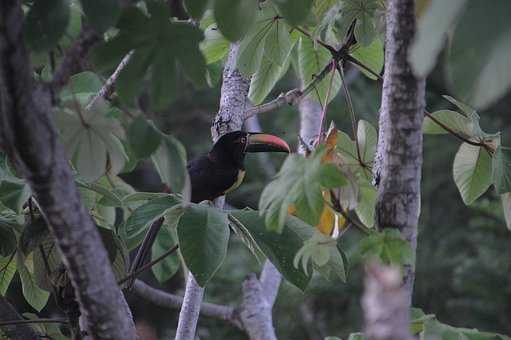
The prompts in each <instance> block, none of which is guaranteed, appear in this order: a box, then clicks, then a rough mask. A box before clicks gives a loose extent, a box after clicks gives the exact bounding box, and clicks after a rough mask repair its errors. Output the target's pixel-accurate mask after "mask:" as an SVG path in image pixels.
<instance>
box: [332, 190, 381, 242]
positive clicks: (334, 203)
mask: <svg viewBox="0 0 511 340" xmlns="http://www.w3.org/2000/svg"><path fill="white" fill-rule="evenodd" d="M330 196H331V197H330V202H331V204H329V206H330V207H331V208H332V209H334V210H335V211H336V212H338V213H339V214H341V215H342V217H344V218H345V219H346V221H348V222H349V223H350V224H352V225H354V226H355V227H357V228H358V229H359V230H361V231H362V232H363V233H365V234H366V235H369V234H370V233H371V231H370V230H369V228H368V227H366V226H365V225H364V224H362V223H360V222H359V221H357V220H354V219H352V218H351V217H350V216H349V215H348V214H346V212H345V211H344V209H343V208H342V205H341V202H340V200H339V198H338V197H337V196H336V195H335V192H334V191H333V190H332V189H330ZM327 203H328V202H327Z"/></svg>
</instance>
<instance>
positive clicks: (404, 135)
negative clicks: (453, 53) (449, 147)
mask: <svg viewBox="0 0 511 340" xmlns="http://www.w3.org/2000/svg"><path fill="white" fill-rule="evenodd" d="M386 21H387V22H386V40H385V74H384V77H383V94H382V104H381V110H380V122H379V131H380V135H379V140H378V149H377V155H376V159H375V180H376V183H378V199H377V204H376V223H377V225H378V227H379V228H380V229H382V228H397V229H399V231H400V232H401V235H402V237H403V238H404V239H406V240H407V241H408V242H410V245H411V247H412V249H413V254H414V257H415V250H416V247H417V224H418V219H419V213H420V180H421V166H422V121H423V118H424V106H425V103H424V87H425V81H424V80H423V79H417V78H416V77H415V76H414V74H413V73H412V69H411V67H410V64H409V62H408V50H409V47H410V44H411V42H412V39H413V37H414V33H415V25H416V23H415V6H414V1H413V0H390V1H387V10H386ZM414 276H415V275H414V270H413V266H411V265H407V266H405V273H404V283H403V284H404V286H405V289H406V293H407V301H408V305H411V296H412V292H413V282H414Z"/></svg>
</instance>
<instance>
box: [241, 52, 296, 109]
mask: <svg viewBox="0 0 511 340" xmlns="http://www.w3.org/2000/svg"><path fill="white" fill-rule="evenodd" d="M290 60H291V58H287V60H286V62H285V64H284V65H282V66H279V65H278V64H276V63H273V62H271V61H270V60H268V59H267V58H263V61H262V62H261V65H260V67H259V70H258V71H257V72H256V73H255V74H254V75H253V76H252V78H251V81H250V90H249V92H248V98H249V99H250V101H251V102H252V104H254V105H259V104H261V103H262V102H263V101H264V99H265V98H266V97H267V96H268V94H269V93H270V92H271V90H272V89H273V87H274V86H275V84H276V83H277V82H278V81H279V80H280V79H281V78H282V77H283V76H284V75H285V74H286V72H287V70H288V69H289V64H290Z"/></svg>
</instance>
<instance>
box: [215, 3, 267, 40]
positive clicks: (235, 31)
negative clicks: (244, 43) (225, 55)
mask: <svg viewBox="0 0 511 340" xmlns="http://www.w3.org/2000/svg"><path fill="white" fill-rule="evenodd" d="M214 13H215V20H216V22H217V24H218V28H219V29H220V31H221V32H222V34H223V35H224V36H225V37H226V38H227V39H229V40H230V41H237V40H240V39H241V38H242V37H243V36H244V35H245V34H246V33H247V31H248V29H249V28H250V26H251V25H252V23H253V22H254V20H255V17H256V13H257V1H256V0H216V1H215V7H214Z"/></svg>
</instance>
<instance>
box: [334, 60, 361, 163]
mask: <svg viewBox="0 0 511 340" xmlns="http://www.w3.org/2000/svg"><path fill="white" fill-rule="evenodd" d="M335 66H336V67H337V71H338V72H339V75H340V76H341V83H342V88H343V89H344V94H345V97H346V103H347V104H348V109H349V111H350V117H351V128H352V129H353V138H354V140H355V146H356V149H357V158H358V162H359V164H360V165H362V166H364V160H363V159H362V155H361V154H360V145H358V134H357V127H356V118H355V109H354V107H353V101H352V100H351V95H350V91H349V90H348V85H347V84H346V82H345V81H344V70H343V68H342V66H341V65H339V64H336V65H335Z"/></svg>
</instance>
